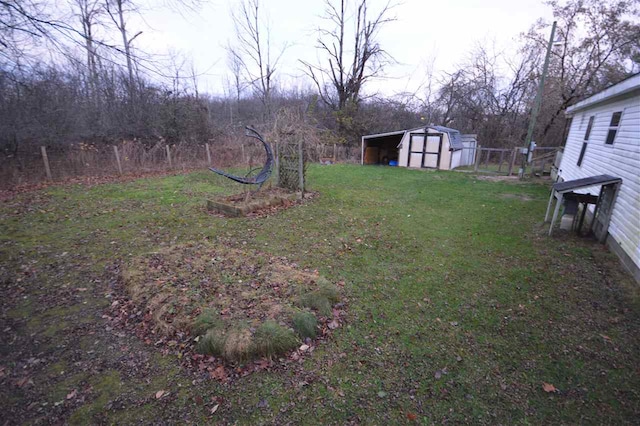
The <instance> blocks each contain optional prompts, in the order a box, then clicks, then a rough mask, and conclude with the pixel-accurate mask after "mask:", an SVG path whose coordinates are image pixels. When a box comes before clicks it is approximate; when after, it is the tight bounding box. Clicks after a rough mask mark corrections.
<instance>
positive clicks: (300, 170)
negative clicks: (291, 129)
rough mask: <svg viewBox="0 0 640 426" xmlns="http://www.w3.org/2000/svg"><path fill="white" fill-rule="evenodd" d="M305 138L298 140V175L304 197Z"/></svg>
mask: <svg viewBox="0 0 640 426" xmlns="http://www.w3.org/2000/svg"><path fill="white" fill-rule="evenodd" d="M302 144H303V139H302V138H300V140H299V141H298V177H299V179H300V193H301V195H302V197H304V157H303V155H304V152H303V148H302Z"/></svg>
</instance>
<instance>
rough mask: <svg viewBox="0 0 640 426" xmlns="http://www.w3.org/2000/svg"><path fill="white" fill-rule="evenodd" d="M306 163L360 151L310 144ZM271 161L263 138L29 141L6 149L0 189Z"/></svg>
mask: <svg viewBox="0 0 640 426" xmlns="http://www.w3.org/2000/svg"><path fill="white" fill-rule="evenodd" d="M305 146H306V149H305V163H306V161H310V162H321V163H324V164H326V163H338V162H349V163H356V162H358V161H359V157H358V155H359V152H358V151H357V150H355V149H353V148H351V149H349V147H346V146H342V145H323V144H313V145H312V144H307V145H305ZM264 161H265V152H264V149H263V148H262V147H261V146H260V145H259V144H254V143H250V142H247V143H245V142H240V141H239V140H233V139H228V140H224V141H221V142H220V141H218V142H216V141H210V142H208V143H203V144H193V143H189V144H187V143H182V144H166V143H163V142H161V141H160V142H157V143H156V144H153V145H149V144H145V143H142V142H140V141H137V140H125V141H122V142H121V143H119V144H117V145H96V144H89V143H78V144H68V145H62V146H53V147H52V146H48V147H45V146H34V145H31V146H23V147H21V148H20V150H18V151H17V152H12V153H9V152H6V151H0V189H3V190H7V189H14V188H16V187H20V186H26V185H33V184H39V183H42V182H47V181H49V182H61V181H65V180H69V179H74V178H89V177H91V178H93V177H96V178H101V177H110V176H114V177H115V176H118V175H132V174H136V175H142V174H145V173H154V172H155V173H157V172H170V171H180V170H185V171H186V170H194V169H206V168H208V167H216V168H231V167H245V166H246V167H248V168H250V169H251V168H252V167H257V166H260V165H261V164H263V163H264Z"/></svg>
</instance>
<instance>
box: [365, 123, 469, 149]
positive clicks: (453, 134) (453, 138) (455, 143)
mask: <svg viewBox="0 0 640 426" xmlns="http://www.w3.org/2000/svg"><path fill="white" fill-rule="evenodd" d="M426 129H433V130H435V131H436V132H440V133H446V134H448V135H449V146H450V147H451V149H453V150H459V149H463V148H464V145H463V144H462V134H461V133H460V131H459V130H456V129H452V128H450V127H445V126H426V127H415V128H413V129H407V130H396V131H394V132H386V133H376V134H373V135H364V136H363V137H362V139H375V138H383V137H387V136H400V135H404V134H405V133H407V132H415V131H420V130H421V131H423V132H424V131H425V130H426ZM401 145H402V142H400V144H399V145H398V148H400V146H401Z"/></svg>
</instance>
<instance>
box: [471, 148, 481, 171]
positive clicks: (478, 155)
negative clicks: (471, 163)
mask: <svg viewBox="0 0 640 426" xmlns="http://www.w3.org/2000/svg"><path fill="white" fill-rule="evenodd" d="M481 158H482V147H481V146H480V145H478V146H477V147H476V165H475V167H474V169H473V171H474V172H476V173H477V172H478V167H480V159H481Z"/></svg>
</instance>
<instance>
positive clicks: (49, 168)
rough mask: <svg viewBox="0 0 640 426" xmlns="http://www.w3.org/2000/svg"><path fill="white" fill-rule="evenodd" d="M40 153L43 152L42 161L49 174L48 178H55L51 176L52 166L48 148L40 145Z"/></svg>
mask: <svg viewBox="0 0 640 426" xmlns="http://www.w3.org/2000/svg"><path fill="white" fill-rule="evenodd" d="M40 153H41V154H42V161H44V171H45V173H46V174H47V179H49V180H53V176H51V167H49V157H48V156H47V148H46V147H45V146H44V145H43V146H41V147H40Z"/></svg>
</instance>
